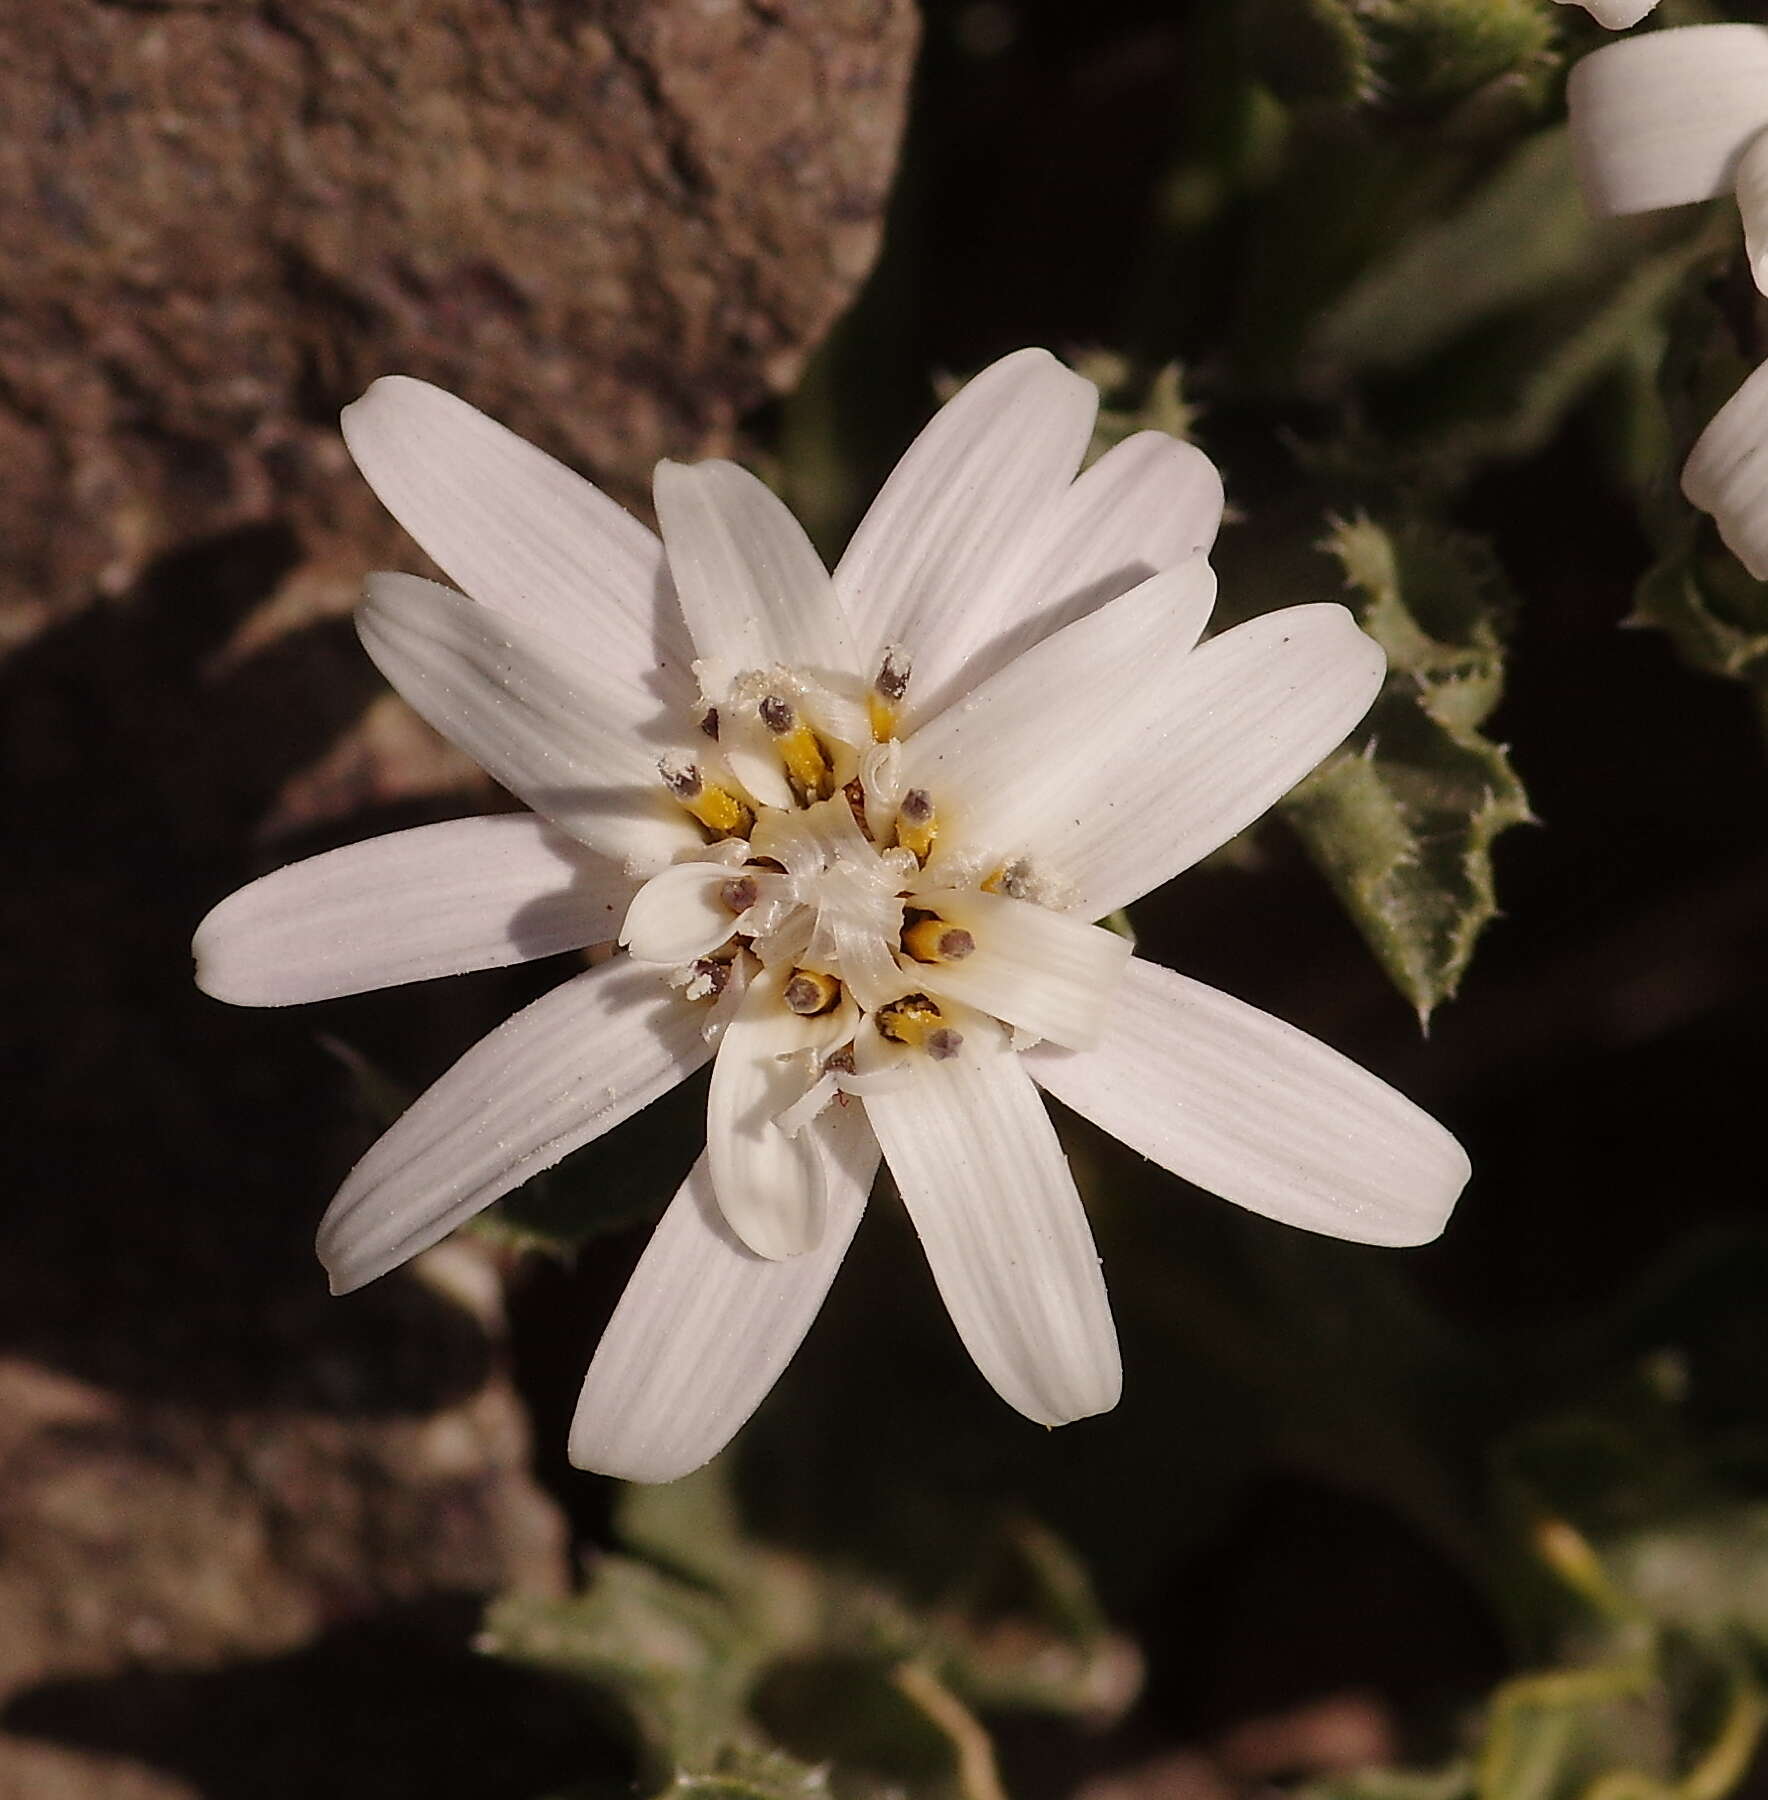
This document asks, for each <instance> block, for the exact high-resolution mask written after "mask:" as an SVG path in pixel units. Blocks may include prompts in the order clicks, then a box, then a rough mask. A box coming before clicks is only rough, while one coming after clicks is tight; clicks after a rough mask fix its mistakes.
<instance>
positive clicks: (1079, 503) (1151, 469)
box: [914, 431, 1222, 719]
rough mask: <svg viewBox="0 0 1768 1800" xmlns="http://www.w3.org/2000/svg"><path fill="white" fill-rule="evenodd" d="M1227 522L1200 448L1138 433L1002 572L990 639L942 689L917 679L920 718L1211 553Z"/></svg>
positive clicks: (990, 596) (992, 593)
mask: <svg viewBox="0 0 1768 1800" xmlns="http://www.w3.org/2000/svg"><path fill="white" fill-rule="evenodd" d="M1221 522H1222V478H1221V475H1220V474H1219V473H1218V472H1217V470H1216V466H1215V464H1214V463H1212V462H1211V461H1210V460H1209V458H1208V457H1207V456H1205V455H1204V454H1203V452H1202V451H1201V450H1199V449H1198V448H1197V446H1196V445H1195V444H1187V443H1184V442H1182V441H1181V440H1179V439H1178V438H1172V437H1168V436H1167V435H1166V433H1165V432H1163V431H1138V432H1137V433H1136V434H1135V435H1134V436H1133V437H1128V438H1125V439H1124V441H1123V442H1122V443H1121V444H1116V445H1114V446H1113V447H1112V448H1111V449H1110V450H1108V451H1106V453H1105V454H1104V455H1103V456H1102V457H1100V458H1099V460H1098V461H1097V462H1096V463H1094V464H1093V466H1092V467H1091V468H1090V469H1087V470H1086V471H1085V472H1084V473H1083V474H1082V475H1081V476H1080V477H1079V478H1078V479H1077V480H1076V481H1075V482H1074V484H1073V485H1072V486H1071V487H1069V488H1068V489H1067V490H1066V491H1065V492H1064V493H1063V494H1062V496H1061V497H1060V498H1059V499H1058V500H1057V501H1056V503H1055V504H1054V505H1053V506H1052V507H1050V509H1049V511H1048V513H1047V514H1046V516H1045V517H1044V519H1043V520H1041V521H1040V522H1039V523H1038V525H1037V526H1036V527H1035V528H1034V529H1033V530H1031V531H1029V532H1027V533H1026V535H1025V537H1024V538H1023V540H1022V542H1021V545H1020V547H1019V550H1018V552H1017V554H1014V555H1012V556H1010V557H1009V558H1008V560H1007V561H1006V562H1004V563H1003V564H1002V565H1001V567H1000V569H999V571H998V572H997V574H996V576H995V580H994V583H993V584H992V585H991V588H990V590H989V592H988V593H987V594H986V595H985V596H984V597H983V599H982V601H981V602H980V604H981V608H982V611H983V612H984V613H986V614H987V615H989V616H990V617H991V618H993V619H994V620H995V621H996V624H995V630H994V635H993V636H992V637H991V638H990V639H989V641H988V642H987V643H984V644H981V645H979V647H978V648H977V649H976V651H975V652H974V653H973V654H972V655H971V656H970V657H969V658H968V660H967V661H966V662H965V664H964V666H963V667H962V669H960V670H958V671H957V672H956V673H955V674H954V675H953V676H952V677H951V678H950V679H948V680H947V681H946V682H945V684H944V685H943V687H942V688H940V689H939V690H937V691H935V690H933V689H932V688H931V687H930V686H924V685H923V684H922V683H921V682H920V680H919V679H918V678H917V680H916V682H915V684H914V690H915V691H914V697H915V699H916V702H917V713H918V716H919V717H921V718H924V719H927V718H932V717H933V716H934V715H935V714H936V713H938V712H940V711H942V710H943V709H944V708H945V707H946V706H948V705H950V704H951V702H952V701H953V700H955V699H957V698H959V697H960V695H961V694H962V693H963V692H966V691H968V690H969V689H971V688H974V687H977V686H979V685H980V684H981V682H982V681H983V680H984V679H985V678H986V677H988V676H989V675H992V674H993V673H994V672H995V670H997V669H1001V668H1004V667H1005V666H1006V665H1007V664H1008V663H1010V662H1011V661H1012V660H1013V658H1014V657H1016V656H1019V655H1021V654H1022V653H1023V652H1024V651H1026V650H1029V649H1030V648H1031V646H1032V645H1033V644H1035V643H1038V642H1039V641H1040V640H1041V639H1043V638H1046V637H1048V636H1049V635H1050V633H1051V632H1053V631H1060V630H1061V628H1062V627H1063V626H1064V625H1071V624H1073V622H1074V621H1075V620H1076V619H1083V618H1085V617H1086V615H1087V614H1088V613H1090V612H1096V611H1097V610H1098V609H1099V608H1100V607H1101V606H1103V605H1104V604H1105V603H1106V601H1108V600H1115V599H1116V598H1117V597H1118V595H1119V594H1127V593H1128V592H1129V590H1130V589H1131V588H1133V587H1136V586H1139V585H1140V584H1141V583H1142V582H1144V581H1146V580H1147V579H1148V577H1149V576H1150V575H1157V574H1159V573H1160V571H1161V570H1163V569H1170V568H1174V567H1176V566H1177V565H1178V564H1179V563H1182V562H1185V561H1188V560H1189V559H1190V558H1191V557H1192V556H1196V555H1199V554H1203V553H1205V552H1207V551H1208V549H1209V547H1210V545H1212V544H1213V543H1214V542H1215V536H1216V531H1217V529H1218V528H1219V527H1220V525H1221Z"/></svg>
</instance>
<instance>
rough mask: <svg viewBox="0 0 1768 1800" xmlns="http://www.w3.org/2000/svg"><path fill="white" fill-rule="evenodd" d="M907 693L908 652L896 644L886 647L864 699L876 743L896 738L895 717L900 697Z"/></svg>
mask: <svg viewBox="0 0 1768 1800" xmlns="http://www.w3.org/2000/svg"><path fill="white" fill-rule="evenodd" d="M908 691H909V653H908V652H907V651H906V650H905V649H903V647H902V646H901V645H900V644H886V645H885V646H884V657H883V660H882V661H881V662H880V663H879V664H878V673H877V674H876V675H875V676H873V678H872V691H871V694H870V695H869V696H868V697H867V700H866V713H867V716H868V717H869V719H870V720H871V725H872V736H873V737H875V738H876V739H877V740H878V742H879V743H880V744H882V743H886V742H888V741H889V740H890V739H891V738H893V737H895V736H896V718H897V713H898V710H899V708H900V705H901V701H902V697H903V695H904V694H906V693H907V692H908Z"/></svg>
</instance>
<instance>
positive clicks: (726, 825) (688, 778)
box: [657, 757, 755, 837]
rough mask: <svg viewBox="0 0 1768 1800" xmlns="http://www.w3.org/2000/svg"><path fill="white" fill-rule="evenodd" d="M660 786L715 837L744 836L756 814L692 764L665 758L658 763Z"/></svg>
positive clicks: (751, 826) (752, 824)
mask: <svg viewBox="0 0 1768 1800" xmlns="http://www.w3.org/2000/svg"><path fill="white" fill-rule="evenodd" d="M657 769H658V773H659V774H661V775H662V777H663V785H664V786H665V787H666V788H668V790H669V791H670V793H671V794H673V795H674V796H675V798H676V799H677V800H678V801H679V802H680V803H681V805H682V806H683V807H685V808H686V809H687V811H689V812H690V813H692V814H693V816H694V817H695V818H696V819H698V820H699V821H700V823H701V824H702V825H704V826H705V827H706V829H707V830H708V831H710V832H711V833H712V835H713V836H714V837H747V836H748V835H749V832H750V830H751V829H752V828H753V826H754V824H755V814H754V813H753V812H752V811H751V810H750V808H749V807H748V805H747V804H746V803H745V802H743V801H741V800H739V799H738V798H737V796H736V795H735V794H733V793H732V792H731V791H730V789H729V788H726V787H720V786H719V785H718V784H717V783H716V782H710V781H707V780H706V779H705V777H704V776H703V775H701V773H700V771H699V769H698V768H696V767H695V765H694V764H693V763H683V762H674V761H671V760H670V759H669V758H667V757H666V758H665V759H664V760H663V761H662V762H660V763H659V764H658V765H657Z"/></svg>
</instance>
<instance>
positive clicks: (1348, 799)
mask: <svg viewBox="0 0 1768 1800" xmlns="http://www.w3.org/2000/svg"><path fill="white" fill-rule="evenodd" d="M1327 547H1328V548H1329V549H1330V551H1331V552H1332V554H1333V555H1334V556H1335V557H1336V558H1337V560H1338V562H1339V565H1340V567H1341V568H1342V569H1343V570H1344V575H1345V582H1346V586H1347V587H1348V589H1349V590H1350V604H1351V606H1352V609H1353V610H1354V611H1355V613H1356V614H1357V618H1358V622H1359V623H1360V624H1361V625H1362V626H1363V629H1364V630H1365V631H1367V632H1368V633H1369V634H1370V635H1371V636H1372V637H1374V638H1375V639H1376V640H1377V642H1379V643H1380V644H1381V645H1382V647H1383V648H1384V649H1385V650H1386V651H1387V654H1388V676H1387V681H1386V684H1385V685H1384V687H1383V688H1382V691H1381V694H1380V696H1379V697H1378V698H1377V700H1376V702H1375V705H1374V707H1373V708H1372V709H1371V711H1370V713H1369V716H1368V718H1367V719H1365V721H1364V722H1363V724H1362V726H1361V727H1359V729H1358V731H1357V732H1356V733H1355V735H1354V736H1353V737H1352V738H1351V739H1350V741H1349V742H1348V743H1347V744H1346V745H1345V746H1344V747H1343V748H1342V749H1341V750H1339V751H1338V752H1336V753H1335V754H1334V755H1333V756H1331V757H1330V758H1328V760H1327V761H1326V762H1325V763H1323V764H1322V765H1321V766H1320V768H1319V769H1317V770H1316V771H1315V772H1314V774H1312V775H1311V776H1309V777H1308V779H1307V780H1306V781H1304V782H1303V783H1302V784H1301V786H1300V787H1298V788H1297V789H1296V790H1295V792H1294V793H1293V794H1291V795H1290V796H1289V798H1288V799H1287V800H1286V801H1285V802H1284V811H1285V813H1286V814H1287V816H1288V818H1289V820H1290V822H1291V823H1292V824H1293V825H1294V826H1295V827H1296V828H1297V830H1299V831H1300V833H1301V835H1302V837H1303V839H1304V840H1305V841H1306V843H1307V845H1308V849H1309V851H1310V852H1311V854H1312V855H1313V857H1314V859H1315V860H1316V861H1317V862H1318V863H1319V865H1320V866H1321V868H1322V869H1323V870H1324V871H1325V873H1326V875H1327V876H1328V878H1329V879H1330V880H1331V882H1332V884H1333V886H1334V887H1335V888H1336V889H1337V890H1338V893H1339V895H1340V897H1341V898H1342V899H1343V901H1344V904H1345V906H1346V907H1347V908H1348V909H1349V911H1350V914H1351V917H1352V918H1353V919H1354V920H1355V921H1356V923H1357V926H1358V928H1359V929H1360V930H1361V931H1362V933H1363V935H1364V937H1365V938H1366V939H1367V940H1368V942H1369V944H1370V947H1371V948H1372V949H1373V950H1374V951H1375V954H1376V955H1377V956H1378V957H1379V958H1380V960H1381V964H1382V966H1383V967H1384V968H1385V969H1386V970H1387V972H1388V974H1389V976H1390V977H1391V978H1392V979H1393V981H1394V983H1395V985H1396V986H1397V987H1398V988H1399V989H1400V991H1401V993H1403V994H1404V995H1405V996H1406V998H1407V999H1408V1000H1409V1001H1411V1003H1412V1005H1413V1006H1414V1007H1416V1008H1417V1011H1418V1015H1419V1018H1420V1019H1421V1020H1423V1021H1428V1019H1429V1017H1430V1014H1431V1012H1432V1010H1433V1009H1434V1008H1435V1007H1437V1006H1438V1005H1440V1004H1441V1002H1443V1001H1444V1000H1446V999H1448V998H1450V996H1451V995H1453V994H1454V992H1455V989H1456V987H1457V986H1458V984H1459V983H1460V980H1461V977H1462V974H1463V973H1464V972H1465V970H1466V968H1467V963H1468V960H1469V958H1470V957H1471V956H1472V954H1473V947H1474V944H1475V943H1476V942H1477V941H1478V938H1479V934H1480V932H1481V931H1482V930H1483V929H1484V928H1485V926H1486V924H1487V922H1488V921H1489V920H1490V919H1491V917H1492V915H1493V913H1494V912H1495V911H1496V900H1495V897H1494V894H1493V886H1492V864H1491V848H1492V843H1493V840H1494V839H1495V838H1496V837H1497V836H1498V834H1499V833H1500V832H1501V831H1503V830H1505V829H1506V828H1507V827H1508V826H1511V825H1516V824H1521V823H1523V822H1525V821H1527V820H1528V819H1529V818H1530V817H1531V814H1530V812H1529V806H1528V799H1527V796H1526V795H1525V794H1524V792H1523V789H1522V785H1521V783H1520V782H1519V781H1518V780H1517V777H1516V774H1515V772H1514V771H1513V770H1512V769H1511V766H1510V762H1509V758H1508V757H1507V756H1506V755H1505V753H1504V750H1503V747H1502V746H1501V745H1498V744H1495V743H1493V742H1491V740H1490V739H1488V738H1486V737H1484V736H1482V735H1481V733H1480V730H1479V727H1480V726H1481V725H1482V724H1483V723H1484V722H1485V719H1486V717H1487V715H1488V714H1489V713H1490V712H1491V710H1492V708H1493V707H1494V706H1495V705H1496V704H1497V702H1498V698H1499V694H1500V693H1501V691H1502V686H1503V643H1502V637H1501V627H1502V623H1503V619H1504V617H1505V614H1506V612H1507V610H1508V602H1507V599H1506V597H1505V594H1504V589H1503V585H1502V582H1501V579H1500V577H1499V575H1498V572H1497V569H1496V566H1495V564H1494V563H1493V562H1492V560H1491V558H1490V556H1489V554H1488V553H1487V552H1486V551H1485V549H1484V547H1483V546H1482V545H1480V544H1479V543H1478V542H1477V541H1475V540H1473V539H1470V538H1467V537H1464V536H1460V535H1457V534H1454V533H1451V532H1450V531H1448V530H1447V529H1445V528H1443V527H1439V526H1434V525H1429V524H1426V523H1424V522H1422V521H1417V520H1413V521H1407V522H1404V523H1402V524H1399V525H1397V526H1395V527H1393V528H1392V529H1389V528H1386V527H1384V526H1381V525H1378V524H1377V523H1376V522H1375V521H1374V520H1372V519H1370V518H1368V517H1366V516H1359V517H1357V518H1354V519H1351V520H1347V521H1339V522H1337V523H1335V524H1334V525H1333V527H1332V530H1331V533H1330V536H1329V538H1328V540H1327Z"/></svg>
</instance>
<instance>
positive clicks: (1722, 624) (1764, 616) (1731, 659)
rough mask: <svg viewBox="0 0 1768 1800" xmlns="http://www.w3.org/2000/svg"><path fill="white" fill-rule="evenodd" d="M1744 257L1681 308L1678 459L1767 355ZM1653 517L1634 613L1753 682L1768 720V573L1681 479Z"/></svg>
mask: <svg viewBox="0 0 1768 1800" xmlns="http://www.w3.org/2000/svg"><path fill="white" fill-rule="evenodd" d="M1740 262H1741V259H1733V264H1732V265H1730V266H1727V267H1724V268H1722V269H1713V268H1708V269H1703V270H1702V271H1701V279H1700V280H1699V281H1698V283H1691V284H1690V287H1691V290H1692V291H1690V292H1689V293H1688V294H1686V295H1685V296H1684V299H1683V304H1682V305H1681V306H1680V307H1679V308H1678V310H1677V315H1676V318H1675V320H1674V328H1673V330H1672V332H1671V337H1670V348H1669V350H1668V352H1667V353H1666V354H1665V356H1664V358H1663V364H1662V368H1661V370H1660V374H1659V383H1660V386H1661V390H1662V399H1663V406H1664V410H1665V413H1666V414H1667V416H1668V418H1669V420H1670V428H1671V441H1670V444H1669V448H1668V456H1667V460H1668V462H1669V464H1670V466H1671V467H1673V468H1680V467H1681V465H1682V463H1683V461H1684V460H1685V459H1686V458H1687V455H1688V452H1689V450H1690V449H1691V448H1692V446H1693V444H1694V440H1695V438H1696V437H1697V436H1698V435H1699V434H1700V432H1701V430H1702V429H1703V428H1704V427H1705V426H1706V424H1707V422H1708V421H1709V420H1710V419H1711V418H1712V417H1713V415H1714V414H1715V413H1716V412H1717V411H1718V410H1719V408H1720V407H1721V406H1722V405H1723V404H1724V403H1725V402H1726V401H1727V400H1728V399H1729V398H1730V397H1731V395H1732V394H1733V393H1734V392H1736V390H1737V388H1738V387H1739V386H1740V384H1741V383H1742V382H1743V380H1744V378H1745V377H1746V376H1747V375H1748V374H1749V373H1750V372H1751V370H1752V369H1753V368H1754V366H1755V363H1756V362H1757V361H1759V360H1760V357H1761V352H1762V347H1763V344H1762V340H1763V335H1764V329H1765V326H1768V321H1765V320H1764V318H1763V316H1762V308H1763V305H1764V303H1763V302H1762V301H1761V299H1760V297H1759V296H1758V295H1757V293H1756V291H1755V286H1754V283H1753V282H1750V281H1749V280H1748V279H1747V277H1746V276H1745V275H1744V274H1743V272H1742V270H1741V267H1740V266H1738V265H1739V264H1740ZM1645 521H1646V528H1647V530H1648V531H1649V532H1650V533H1651V536H1652V539H1653V541H1654V543H1655V544H1656V547H1657V551H1658V555H1657V560H1656V561H1655V562H1654V563H1653V564H1652V566H1651V568H1650V569H1648V570H1647V571H1646V573H1645V575H1644V576H1643V577H1642V578H1641V580H1640V582H1639V585H1638V587H1637V588H1636V589H1635V590H1634V595H1633V614H1632V620H1631V622H1632V623H1633V624H1636V625H1650V626H1655V627H1656V628H1657V629H1658V630H1660V631H1662V632H1664V633H1666V634H1667V635H1668V637H1669V638H1670V641H1671V642H1672V643H1673V644H1674V645H1675V646H1676V649H1677V651H1678V653H1679V654H1680V655H1681V656H1682V657H1683V659H1684V660H1685V661H1686V662H1688V663H1689V664H1690V665H1691V666H1692V667H1694V668H1696V669H1700V670H1702V671H1704V672H1705V673H1707V674H1709V675H1723V676H1726V677H1728V678H1729V679H1731V680H1734V681H1741V682H1743V683H1745V684H1746V685H1747V686H1748V687H1749V688H1750V690H1751V691H1752V693H1753V695H1754V697H1755V700H1756V704H1757V708H1758V710H1759V713H1760V715H1761V718H1762V721H1763V726H1764V729H1768V583H1764V582H1760V581H1757V580H1756V579H1755V578H1754V577H1753V576H1751V574H1750V573H1749V571H1748V570H1747V569H1745V568H1744V566H1743V565H1742V564H1741V563H1740V562H1739V561H1738V560H1737V558H1736V557H1735V556H1733V555H1732V554H1731V552H1730V551H1729V550H1727V549H1726V548H1725V546H1724V544H1723V543H1721V542H1720V539H1719V534H1718V531H1717V529H1716V528H1715V526H1714V525H1713V523H1712V521H1711V520H1710V519H1708V518H1707V517H1706V516H1705V515H1704V514H1702V513H1698V512H1696V511H1695V510H1694V509H1693V508H1692V507H1691V506H1690V505H1689V503H1688V502H1687V500H1685V499H1684V498H1683V495H1682V492H1681V489H1680V487H1679V486H1678V485H1677V484H1676V483H1675V482H1673V481H1670V480H1662V481H1660V482H1658V483H1657V484H1656V485H1655V487H1654V488H1653V489H1652V490H1651V491H1650V493H1649V495H1648V500H1647V505H1646V508H1645Z"/></svg>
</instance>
